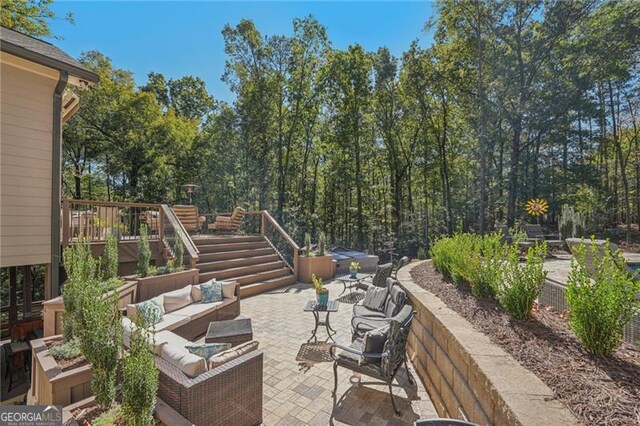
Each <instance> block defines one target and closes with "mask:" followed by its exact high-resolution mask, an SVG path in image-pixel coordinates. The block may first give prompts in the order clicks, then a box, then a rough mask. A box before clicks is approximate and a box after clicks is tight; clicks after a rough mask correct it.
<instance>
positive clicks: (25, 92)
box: [0, 55, 57, 267]
mask: <svg viewBox="0 0 640 426" xmlns="http://www.w3.org/2000/svg"><path fill="white" fill-rule="evenodd" d="M2 58H3V61H2V62H1V63H0V67H1V68H0V83H1V84H0V86H1V88H0V95H1V96H0V129H1V130H0V266H2V267H7V266H19V265H34V264H43V263H45V264H46V263H50V262H51V177H52V164H53V162H52V137H53V136H52V131H53V91H54V88H55V86H56V83H57V79H56V78H52V75H47V74H49V73H48V72H30V71H29V70H26V69H25V68H24V67H19V66H15V64H12V63H8V62H7V61H6V60H5V59H6V58H7V56H6V55H3V56H2Z"/></svg>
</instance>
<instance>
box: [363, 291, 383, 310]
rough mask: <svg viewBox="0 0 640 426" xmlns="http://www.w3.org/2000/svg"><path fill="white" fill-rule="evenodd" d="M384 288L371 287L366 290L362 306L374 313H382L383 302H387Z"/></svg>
mask: <svg viewBox="0 0 640 426" xmlns="http://www.w3.org/2000/svg"><path fill="white" fill-rule="evenodd" d="M388 291H389V290H387V288H386V287H374V286H371V287H369V288H368V289H367V294H366V295H365V296H364V301H363V302H362V304H363V305H364V306H365V307H367V308H369V309H373V310H374V311H382V310H383V309H384V302H385V301H386V300H387V292H388Z"/></svg>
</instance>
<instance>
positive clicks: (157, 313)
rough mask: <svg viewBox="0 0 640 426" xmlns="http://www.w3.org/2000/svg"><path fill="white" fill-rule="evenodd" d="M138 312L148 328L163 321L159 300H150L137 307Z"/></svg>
mask: <svg viewBox="0 0 640 426" xmlns="http://www.w3.org/2000/svg"><path fill="white" fill-rule="evenodd" d="M136 312H137V313H138V315H139V316H140V317H141V318H142V322H143V323H144V325H146V326H150V325H153V324H157V323H159V322H160V321H162V307H161V306H160V304H159V303H158V301H157V300H154V299H150V300H147V301H146V302H142V303H138V304H137V305H136Z"/></svg>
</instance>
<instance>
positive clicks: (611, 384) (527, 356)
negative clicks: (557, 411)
mask: <svg viewBox="0 0 640 426" xmlns="http://www.w3.org/2000/svg"><path fill="white" fill-rule="evenodd" d="M411 276H412V277H413V280H414V281H415V283H416V284H418V285H419V286H420V287H422V288H424V289H426V290H429V291H430V292H432V293H434V294H436V295H437V296H438V297H439V298H440V299H441V300H442V301H443V302H444V303H445V304H446V305H447V306H448V307H449V308H451V309H453V310H454V311H456V312H457V313H458V314H460V315H462V316H463V317H464V318H466V319H467V321H469V322H470V323H471V324H472V325H473V327H474V328H475V329H477V330H479V331H482V332H483V333H484V334H486V335H487V336H488V337H489V338H490V339H491V341H492V342H494V343H496V344H497V345H499V346H500V347H501V348H502V349H503V350H505V351H506V352H507V353H509V354H510V355H511V356H513V357H514V358H515V359H516V360H517V361H518V362H519V363H520V364H521V365H522V366H524V367H525V368H527V369H528V370H530V371H532V372H533V373H535V374H536V375H537V376H538V377H540V379H542V381H544V382H545V383H546V384H547V386H549V387H550V388H551V389H552V390H553V392H554V394H555V395H556V397H557V398H558V400H560V401H562V402H563V403H564V404H565V405H566V406H567V407H568V408H569V409H570V410H571V411H572V412H573V413H574V414H575V415H576V416H577V417H578V418H579V419H581V420H582V421H583V422H584V423H585V424H587V425H593V424H598V425H638V424H640V349H638V348H635V347H634V346H631V345H629V344H627V343H623V344H622V345H621V346H620V348H619V349H618V351H617V352H616V353H615V354H614V356H613V357H611V358H603V357H597V356H593V355H591V354H589V353H588V352H587V351H586V350H585V349H584V348H583V347H582V345H581V344H580V343H579V342H578V340H577V339H576V337H575V335H574V334H573V332H572V331H571V329H570V328H569V326H568V324H567V322H566V320H565V319H564V317H563V316H562V314H561V313H558V312H554V311H553V310H552V309H551V308H547V307H544V306H540V307H536V308H535V309H534V312H533V319H531V320H517V319H515V318H513V317H511V316H509V315H508V314H507V313H506V312H505V311H504V310H503V309H502V308H501V307H500V305H499V304H498V303H497V302H496V301H494V300H484V299H477V298H476V297H474V296H473V295H472V294H471V291H470V289H469V287H468V286H456V285H455V284H453V283H451V282H449V281H447V280H445V279H444V277H443V276H442V274H440V273H439V272H438V271H436V270H435V269H434V267H433V265H432V264H431V263H430V262H427V263H424V264H423V265H420V266H417V267H415V268H414V269H413V270H412V271H411Z"/></svg>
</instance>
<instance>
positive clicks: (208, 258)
mask: <svg viewBox="0 0 640 426" xmlns="http://www.w3.org/2000/svg"><path fill="white" fill-rule="evenodd" d="M270 254H275V251H274V250H273V248H271V246H269V247H262V248H257V249H243V250H233V251H223V252H215V253H200V255H199V259H198V264H201V263H208V262H216V261H219V260H229V259H240V258H247V257H255V256H266V255H270Z"/></svg>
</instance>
